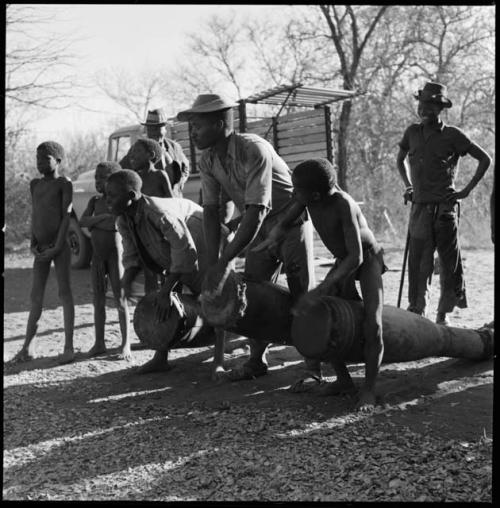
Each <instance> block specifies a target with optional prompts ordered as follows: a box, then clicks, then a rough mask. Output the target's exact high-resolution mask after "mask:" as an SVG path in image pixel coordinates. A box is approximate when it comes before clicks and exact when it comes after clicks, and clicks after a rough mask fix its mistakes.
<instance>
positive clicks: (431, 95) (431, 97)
mask: <svg viewBox="0 0 500 508" xmlns="http://www.w3.org/2000/svg"><path fill="white" fill-rule="evenodd" d="M414 97H415V99H417V100H419V101H423V102H434V103H435V104H440V105H441V106H443V107H445V108H451V107H452V106H453V103H452V102H451V101H450V99H448V97H446V86H444V85H442V84H441V83H432V82H430V81H429V82H427V83H426V84H425V85H424V88H423V89H422V90H419V91H418V92H417V93H416V94H415V95H414Z"/></svg>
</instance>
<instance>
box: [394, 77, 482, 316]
mask: <svg viewBox="0 0 500 508" xmlns="http://www.w3.org/2000/svg"><path fill="white" fill-rule="evenodd" d="M414 97H415V98H416V99H417V101H418V105H417V114H418V116H419V118H420V123H414V124H412V125H410V126H409V127H408V128H407V129H406V131H405V133H404V135H403V138H402V140H401V141H400V143H399V147H400V148H399V153H398V156H397V166H398V170H399V173H400V175H401V178H402V179H403V182H404V184H405V185H406V190H405V193H404V198H405V201H406V200H408V199H409V200H410V201H411V202H412V206H411V212H410V223H409V257H408V285H409V287H408V301H409V307H408V310H409V311H411V312H415V313H417V314H420V315H425V313H426V306H427V302H428V297H429V290H430V284H431V276H432V272H433V269H434V252H435V250H437V252H438V255H439V267H440V271H439V280H440V288H441V292H440V298H439V303H438V312H437V316H436V323H439V324H443V325H447V324H449V320H448V318H447V316H446V315H447V314H448V313H449V312H451V311H452V310H453V309H454V308H455V307H459V308H465V307H467V298H466V294H465V280H464V272H463V266H462V257H461V253H460V247H459V239H458V224H459V217H460V200H461V199H464V198H466V197H467V196H468V195H469V194H470V192H471V191H472V189H474V187H475V186H476V185H477V183H478V182H479V180H481V178H482V177H483V175H484V173H485V172H486V170H487V169H488V167H489V165H490V163H491V159H490V157H489V155H488V154H487V153H486V152H485V151H484V150H483V149H482V148H481V147H480V146H479V145H477V144H476V143H474V142H473V141H471V140H470V139H469V137H468V136H467V135H466V134H465V133H464V132H462V131H461V130H460V129H458V128H457V127H452V126H451V125H446V124H445V123H444V122H443V120H442V119H441V118H440V115H441V112H442V110H443V109H445V108H451V107H452V102H451V100H450V99H449V98H448V97H447V92H446V87H445V86H444V85H442V84H441V83H433V82H428V83H426V84H425V86H424V88H423V89H421V90H419V91H418V92H417V94H415V96H414ZM467 154H468V155H470V156H471V157H473V158H474V159H476V160H477V161H478V166H477V169H476V172H475V174H474V176H473V177H472V179H471V180H470V182H469V183H468V184H467V185H466V186H465V187H464V188H463V189H462V190H461V191H457V190H456V189H455V177H456V175H457V172H458V162H459V159H460V157H463V156H465V155H467ZM407 156H408V162H409V166H410V171H409V173H408V168H407V165H406V163H405V159H406V157H407Z"/></svg>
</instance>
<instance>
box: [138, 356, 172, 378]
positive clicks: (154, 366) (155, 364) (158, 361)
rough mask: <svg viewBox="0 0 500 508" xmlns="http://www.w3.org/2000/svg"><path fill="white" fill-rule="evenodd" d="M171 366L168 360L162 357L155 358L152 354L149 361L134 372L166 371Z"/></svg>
mask: <svg viewBox="0 0 500 508" xmlns="http://www.w3.org/2000/svg"><path fill="white" fill-rule="evenodd" d="M172 368H173V367H172V366H171V365H170V364H169V363H168V360H166V359H164V358H157V357H156V356H153V358H151V360H149V362H146V363H145V364H144V365H141V366H140V367H138V369H137V370H136V371H135V373H136V374H149V373H150V372H167V371H169V370H171V369H172Z"/></svg>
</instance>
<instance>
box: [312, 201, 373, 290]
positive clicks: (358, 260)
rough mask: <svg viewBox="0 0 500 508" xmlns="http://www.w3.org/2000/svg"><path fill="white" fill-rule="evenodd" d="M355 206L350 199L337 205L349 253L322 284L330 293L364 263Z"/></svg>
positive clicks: (340, 260)
mask: <svg viewBox="0 0 500 508" xmlns="http://www.w3.org/2000/svg"><path fill="white" fill-rule="evenodd" d="M355 206H356V205H355V203H354V202H351V201H350V200H348V199H342V200H339V202H338V205H337V210H338V213H339V216H340V220H341V224H342V231H343V233H344V243H345V247H346V251H347V255H346V256H345V257H343V258H342V259H339V262H338V263H337V264H336V266H335V269H333V270H330V272H328V274H327V276H326V277H325V280H324V281H323V282H322V283H321V284H320V286H321V287H322V289H324V290H325V291H327V292H328V294H332V293H335V292H337V291H336V290H337V289H338V288H340V287H341V285H342V283H343V282H344V280H345V279H346V277H348V276H349V275H350V274H351V273H352V272H354V271H355V270H356V269H357V268H359V266H361V264H362V263H363V246H362V244H361V232H360V228H359V223H358V217H357V210H356V208H355ZM318 287H319V286H318Z"/></svg>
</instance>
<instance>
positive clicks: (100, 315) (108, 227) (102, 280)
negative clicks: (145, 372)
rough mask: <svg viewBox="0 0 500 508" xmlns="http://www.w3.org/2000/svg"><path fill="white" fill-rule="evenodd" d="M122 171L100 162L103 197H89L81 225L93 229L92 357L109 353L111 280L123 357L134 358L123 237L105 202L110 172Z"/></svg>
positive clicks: (98, 170)
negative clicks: (106, 330) (108, 294)
mask: <svg viewBox="0 0 500 508" xmlns="http://www.w3.org/2000/svg"><path fill="white" fill-rule="evenodd" d="M120 170H121V166H120V165H119V164H118V163H117V162H100V163H99V164H97V168H96V171H95V188H96V190H97V192H98V193H99V194H100V196H93V197H92V198H90V200H89V203H88V205H87V208H86V209H85V211H84V212H83V214H82V217H81V219H80V225H81V226H83V227H86V228H88V229H89V230H90V232H91V241H92V261H91V265H90V275H91V280H92V291H93V294H94V326H95V344H94V345H93V346H92V348H91V349H90V351H89V352H88V353H87V354H88V356H90V357H92V356H97V355H100V354H103V353H105V352H106V344H105V341H104V324H105V322H106V289H107V280H108V279H109V282H110V283H111V289H112V290H113V295H114V297H115V302H116V307H117V309H118V320H119V322H120V332H121V335H122V346H121V351H120V357H121V358H123V359H125V360H129V359H130V358H131V353H130V333H129V328H130V320H129V314H128V306H127V299H126V298H125V293H124V291H123V289H122V288H121V284H120V280H121V277H122V276H123V265H122V262H121V255H122V251H123V247H122V242H121V236H120V234H119V233H118V230H117V228H116V225H115V216H114V215H113V214H111V213H110V211H109V209H108V207H107V205H106V189H105V186H106V181H107V179H108V177H109V175H110V174H112V173H115V172H116V171H120Z"/></svg>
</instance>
